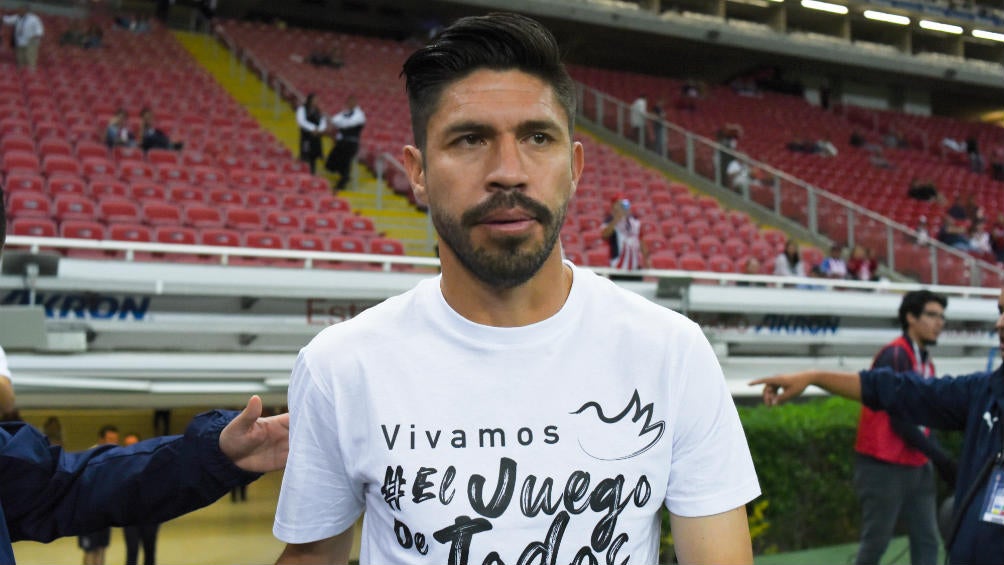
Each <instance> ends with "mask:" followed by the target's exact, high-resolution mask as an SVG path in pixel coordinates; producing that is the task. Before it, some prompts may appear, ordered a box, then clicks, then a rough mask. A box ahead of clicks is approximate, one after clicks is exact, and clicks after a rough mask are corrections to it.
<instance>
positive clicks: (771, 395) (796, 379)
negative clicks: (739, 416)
mask: <svg viewBox="0 0 1004 565" xmlns="http://www.w3.org/2000/svg"><path fill="white" fill-rule="evenodd" d="M810 384H812V379H811V376H810V373H809V372H808V371H803V372H801V373H791V374H788V375H775V376H773V377H766V378H763V379H757V380H755V381H750V383H749V385H750V386H756V385H764V387H763V403H764V404H766V405H767V406H777V405H778V404H781V403H783V402H787V401H789V400H791V399H792V398H795V397H796V396H798V395H800V394H802V392H803V391H804V390H805V387H807V386H809V385H810Z"/></svg>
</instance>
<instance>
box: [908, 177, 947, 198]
mask: <svg viewBox="0 0 1004 565" xmlns="http://www.w3.org/2000/svg"><path fill="white" fill-rule="evenodd" d="M906 195H907V196H908V197H910V198H913V199H915V200H920V201H921V202H927V201H929V200H941V198H942V197H941V195H940V194H938V187H937V186H935V185H934V181H933V180H931V179H930V178H926V177H925V178H918V177H913V179H912V180H911V181H910V187H909V188H907V189H906Z"/></svg>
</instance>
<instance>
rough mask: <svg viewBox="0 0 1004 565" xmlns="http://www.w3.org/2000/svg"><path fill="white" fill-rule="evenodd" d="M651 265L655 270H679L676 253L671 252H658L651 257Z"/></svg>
mask: <svg viewBox="0 0 1004 565" xmlns="http://www.w3.org/2000/svg"><path fill="white" fill-rule="evenodd" d="M649 264H650V265H651V266H652V268H653V269H678V268H679V265H678V264H677V262H676V253H674V252H673V251H671V250H668V249H666V250H662V251H657V252H655V253H653V254H651V255H650V256H649Z"/></svg>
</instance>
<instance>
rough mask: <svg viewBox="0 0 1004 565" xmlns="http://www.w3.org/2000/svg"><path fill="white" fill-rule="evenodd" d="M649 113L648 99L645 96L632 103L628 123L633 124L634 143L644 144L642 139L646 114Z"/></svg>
mask: <svg viewBox="0 0 1004 565" xmlns="http://www.w3.org/2000/svg"><path fill="white" fill-rule="evenodd" d="M647 113H648V99H647V98H646V97H645V95H644V94H642V95H641V96H639V97H638V98H636V99H635V101H634V102H632V103H631V113H630V116H628V122H629V123H630V124H631V132H632V136H633V137H632V138H631V140H632V141H640V142H644V141H645V139H644V138H643V137H642V135H643V132H644V131H645V114H647Z"/></svg>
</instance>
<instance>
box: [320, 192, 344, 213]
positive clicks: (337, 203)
mask: <svg viewBox="0 0 1004 565" xmlns="http://www.w3.org/2000/svg"><path fill="white" fill-rule="evenodd" d="M317 211H318V212H351V211H352V205H351V204H349V201H348V200H346V199H344V198H342V197H340V196H332V195H330V194H325V195H323V196H320V197H318V199H317Z"/></svg>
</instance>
